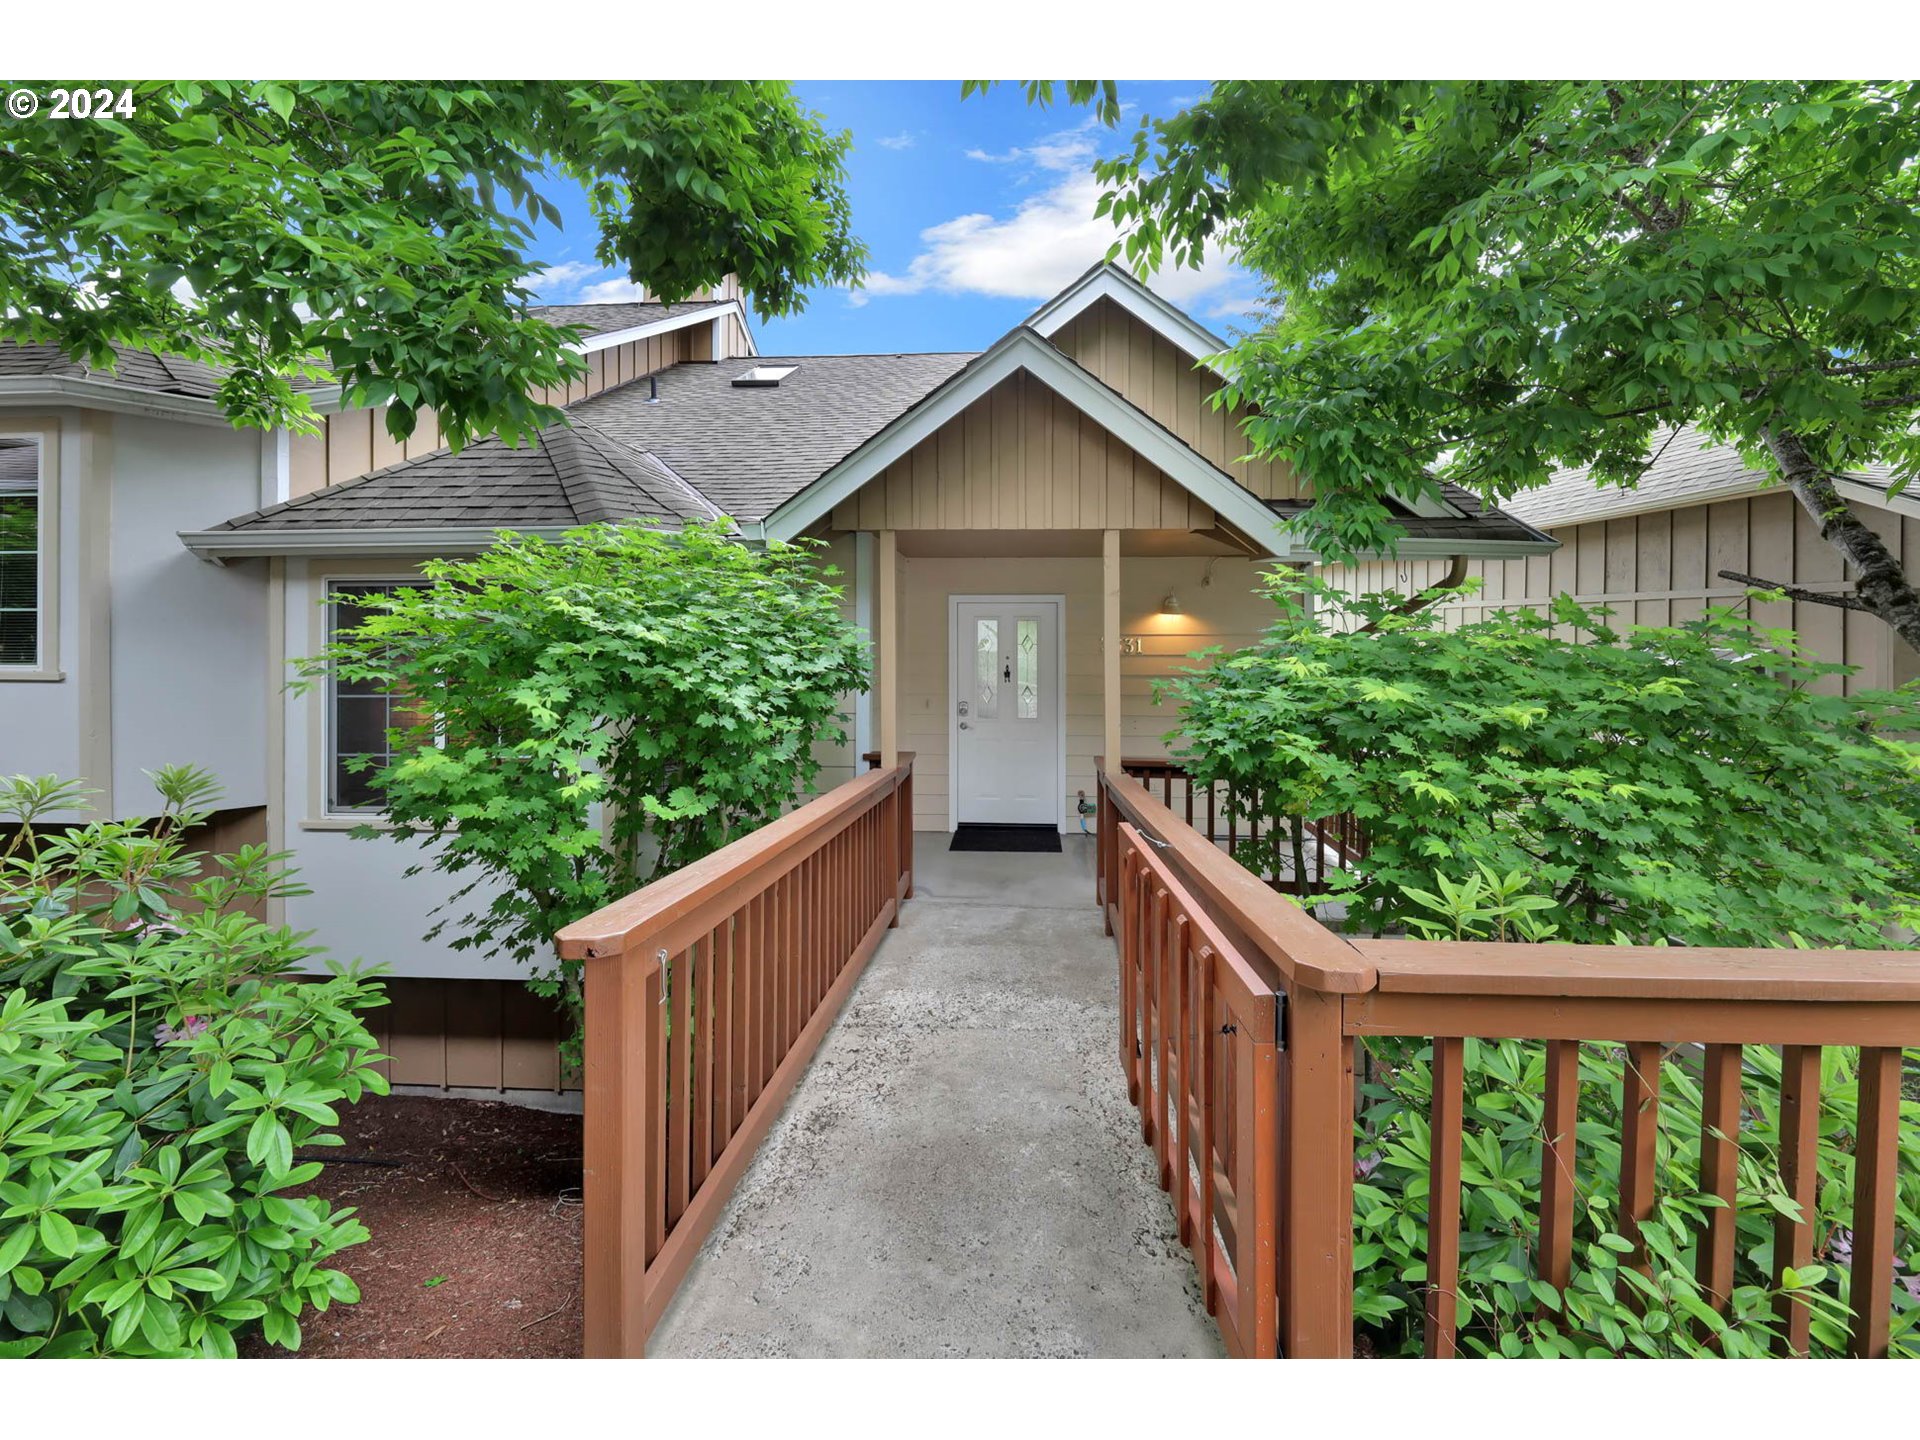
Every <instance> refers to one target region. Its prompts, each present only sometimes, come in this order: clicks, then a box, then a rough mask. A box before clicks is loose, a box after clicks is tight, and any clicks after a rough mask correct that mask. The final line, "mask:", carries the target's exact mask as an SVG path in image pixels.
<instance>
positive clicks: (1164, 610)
mask: <svg viewBox="0 0 1920 1440" xmlns="http://www.w3.org/2000/svg"><path fill="white" fill-rule="evenodd" d="M1160 613H1161V614H1162V615H1178V614H1179V613H1180V597H1179V596H1178V595H1176V594H1174V593H1173V591H1171V590H1169V591H1167V598H1166V599H1164V600H1162V601H1161V602H1160Z"/></svg>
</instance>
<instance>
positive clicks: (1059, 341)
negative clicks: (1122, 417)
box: [1052, 300, 1301, 500]
mask: <svg viewBox="0 0 1920 1440" xmlns="http://www.w3.org/2000/svg"><path fill="white" fill-rule="evenodd" d="M1052 339H1053V343H1054V344H1055V345H1056V346H1058V347H1059V348H1060V349H1061V350H1062V351H1064V352H1065V353H1066V354H1068V355H1071V356H1072V357H1073V358H1074V359H1075V360H1077V361H1078V362H1079V363H1080V364H1081V365H1083V366H1085V367H1086V368H1087V369H1088V370H1090V371H1092V372H1093V374H1094V375H1096V376H1098V377H1099V378H1100V379H1101V380H1102V381H1104V382H1105V383H1107V384H1108V385H1111V386H1112V387H1113V388H1114V389H1115V390H1118V391H1119V392H1120V393H1121V394H1122V395H1124V396H1126V397H1127V399H1129V400H1131V401H1132V402H1133V403H1134V404H1135V405H1136V406H1138V407H1139V408H1140V409H1142V410H1144V411H1145V412H1146V413H1147V414H1149V415H1151V416H1152V417H1153V418H1154V419H1155V420H1157V421H1159V422H1160V423H1161V424H1162V425H1164V426H1166V427H1167V428H1168V429H1169V430H1171V431H1173V433H1174V434H1176V435H1178V436H1179V437H1180V438H1181V439H1182V440H1184V441H1186V442H1187V444H1189V445H1191V446H1192V447H1193V448H1194V449H1195V450H1198V451H1199V452H1200V453H1201V454H1202V455H1204V456H1205V457H1206V458H1207V459H1209V460H1211V461H1212V462H1213V463H1214V464H1215V465H1218V466H1219V467H1220V468H1221V469H1223V470H1225V471H1226V472H1227V473H1228V474H1229V475H1231V476H1233V478H1234V479H1236V480H1238V481H1239V482H1240V483H1241V484H1242V485H1244V486H1245V487H1246V488H1247V489H1249V490H1251V491H1252V492H1253V493H1254V494H1255V495H1258V496H1259V497H1260V498H1261V499H1263V500H1287V499H1292V498H1294V497H1295V496H1297V495H1299V494H1300V493H1301V491H1300V486H1299V483H1298V481H1297V480H1296V478H1295V476H1294V473H1293V470H1292V468H1291V467H1290V466H1288V465H1286V464H1285V463H1284V462H1281V461H1273V460H1255V461H1243V460H1241V458H1240V457H1241V456H1243V455H1245V454H1246V453H1247V451H1248V450H1249V449H1251V448H1252V447H1251V445H1250V444H1249V442H1248V440H1247V438H1246V436H1245V435H1244V434H1243V433H1242V431H1241V428H1240V426H1241V421H1242V420H1244V419H1245V417H1246V413H1247V412H1246V409H1245V407H1242V408H1240V409H1238V410H1235V411H1232V412H1228V411H1225V410H1220V409H1216V408H1215V407H1214V406H1213V405H1211V404H1209V403H1208V397H1209V396H1210V395H1212V394H1213V392H1214V391H1216V390H1218V389H1219V388H1220V380H1219V379H1218V377H1216V376H1214V375H1212V374H1210V373H1208V372H1206V371H1204V370H1201V369H1199V368H1197V367H1196V366H1195V365H1194V362H1193V360H1192V359H1191V357H1189V356H1188V355H1187V354H1186V353H1185V352H1184V351H1182V350H1180V349H1179V348H1178V347H1177V346H1175V345H1174V344H1173V343H1172V342H1171V341H1169V340H1167V339H1166V338H1165V337H1163V336H1161V335H1158V334H1156V333H1155V332H1154V331H1153V330H1151V329H1149V328H1148V327H1147V326H1146V325H1144V324H1142V323H1141V322H1140V321H1138V320H1136V319H1135V318H1134V317H1133V316H1132V315H1130V314H1128V313H1127V312H1126V311H1125V310H1123V309H1121V308H1120V306H1118V305H1116V304H1115V303H1114V302H1113V301H1111V300H1101V301H1099V302H1097V303H1095V304H1093V305H1090V306H1088V307H1087V309H1085V310H1083V311H1081V312H1080V314H1079V315H1077V316H1075V317H1074V319H1072V320H1071V321H1069V322H1068V323H1067V324H1066V325H1064V326H1062V327H1061V328H1060V329H1059V330H1058V331H1057V332H1056V333H1055V334H1054V335H1053V337H1052Z"/></svg>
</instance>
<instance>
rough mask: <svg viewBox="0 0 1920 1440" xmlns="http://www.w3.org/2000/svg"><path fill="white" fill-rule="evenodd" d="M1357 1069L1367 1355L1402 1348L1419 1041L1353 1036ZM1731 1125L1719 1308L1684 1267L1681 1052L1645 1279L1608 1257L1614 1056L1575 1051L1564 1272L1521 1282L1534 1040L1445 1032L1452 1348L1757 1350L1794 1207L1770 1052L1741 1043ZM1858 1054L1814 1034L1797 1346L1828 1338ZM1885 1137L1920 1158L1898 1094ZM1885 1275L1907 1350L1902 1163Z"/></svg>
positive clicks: (1615, 1242)
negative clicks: (1740, 1109) (1456, 1037)
mask: <svg viewBox="0 0 1920 1440" xmlns="http://www.w3.org/2000/svg"><path fill="white" fill-rule="evenodd" d="M1368 1049H1369V1053H1370V1055H1371V1057H1372V1060H1373V1062H1374V1064H1373V1069H1374V1071H1375V1076H1376V1078H1374V1079H1373V1080H1372V1081H1371V1082H1369V1083H1366V1084H1363V1085H1362V1086H1361V1094H1362V1097H1363V1113H1362V1118H1361V1123H1360V1126H1359V1132H1358V1133H1359V1138H1358V1140H1357V1141H1356V1146H1355V1152H1354V1153H1355V1172H1356V1178H1355V1185H1354V1258H1353V1264H1354V1313H1355V1316H1356V1319H1358V1320H1359V1321H1360V1322H1361V1323H1362V1325H1364V1326H1365V1327H1366V1330H1367V1333H1368V1335H1369V1338H1370V1341H1371V1343H1372V1345H1373V1347H1374V1348H1375V1350H1376V1351H1377V1352H1379V1353H1383V1354H1403V1355H1418V1354H1419V1353H1420V1350H1421V1333H1422V1332H1421V1327H1420V1316H1421V1313H1422V1306H1423V1304H1424V1298H1423V1297H1424V1282H1425V1280H1426V1246H1427V1203H1428V1168H1427V1166H1428V1160H1429V1157H1430V1153H1431V1151H1430V1139H1431V1136H1430V1132H1429V1128H1428V1120H1427V1117H1428V1115H1429V1113H1430V1106H1431V1102H1432V1096H1433V1077H1432V1065H1431V1059H1432V1047H1431V1046H1430V1045H1426V1044H1421V1045H1413V1044H1410V1043H1395V1042H1381V1041H1369V1042H1368ZM1745 1057H1746V1075H1745V1078H1744V1084H1743V1098H1744V1106H1745V1115H1744V1117H1743V1120H1742V1125H1741V1130H1740V1137H1739V1138H1740V1147H1741V1158H1740V1166H1739V1170H1740V1183H1739V1203H1738V1206H1737V1212H1736V1213H1737V1215H1738V1227H1739V1242H1738V1246H1737V1249H1736V1271H1735V1289H1734V1292H1733V1295H1732V1297H1731V1304H1730V1306H1729V1309H1728V1313H1727V1315H1726V1317H1725V1318H1722V1317H1721V1316H1720V1315H1719V1314H1717V1313H1716V1312H1715V1311H1714V1310H1713V1308H1712V1306H1711V1305H1710V1304H1709V1303H1708V1301H1709V1296H1708V1294H1707V1292H1706V1290H1705V1288H1704V1287H1703V1286H1702V1285H1701V1284H1700V1283H1699V1281H1698V1280H1697V1279H1696V1278H1695V1275H1696V1271H1695V1262H1696V1252H1697V1241H1698V1237H1699V1235H1700V1233H1701V1227H1702V1225H1703V1224H1704V1223H1705V1219H1706V1215H1707V1212H1708V1210H1709V1208H1710V1207H1713V1206H1715V1205H1717V1204H1718V1201H1717V1200H1716V1199H1714V1198H1713V1197H1711V1196H1707V1195H1703V1194H1702V1193H1701V1191H1700V1189H1699V1184H1698V1177H1699V1173H1700V1170H1699V1165H1700V1133H1699V1118H1698V1117H1699V1114H1700V1105H1699V1102H1700V1084H1699V1078H1698V1074H1697V1069H1696V1068H1695V1067H1694V1066H1691V1065H1689V1064H1688V1063H1687V1062H1686V1060H1685V1059H1684V1058H1682V1057H1679V1056H1675V1057H1673V1058H1669V1059H1668V1060H1667V1061H1666V1062H1665V1063H1664V1065H1663V1066H1662V1078H1661V1093H1662V1103H1661V1107H1660V1125H1659V1136H1658V1142H1657V1146H1656V1155H1657V1168H1656V1177H1657V1179H1656V1187H1657V1198H1656V1202H1655V1208H1654V1213H1653V1216H1652V1218H1651V1219H1650V1220H1648V1221H1647V1222H1645V1223H1644V1224H1643V1225H1642V1226H1641V1227H1640V1233H1641V1235H1642V1237H1643V1238H1644V1240H1645V1242H1646V1246H1647V1253H1648V1257H1649V1260H1650V1267H1649V1268H1650V1271H1651V1274H1650V1276H1642V1275H1640V1274H1639V1273H1638V1272H1637V1271H1635V1270H1633V1269H1631V1268H1629V1267H1628V1266H1627V1265H1626V1264H1625V1263H1624V1256H1625V1255H1626V1254H1627V1252H1629V1251H1630V1250H1631V1249H1632V1248H1633V1246H1632V1244H1631V1242H1630V1241H1629V1240H1627V1239H1626V1238H1625V1237H1624V1236H1623V1235H1622V1234H1621V1224H1620V1217H1619V1215H1618V1214H1617V1213H1616V1211H1615V1209H1614V1194H1615V1191H1616V1189H1617V1177H1618V1174H1619V1168H1620V1138H1619V1137H1620V1126H1621V1115H1620V1093H1621V1079H1622V1075H1623V1071H1624V1068H1625V1064H1626V1062H1625V1059H1624V1057H1623V1056H1622V1055H1621V1053H1620V1052H1619V1051H1618V1050H1617V1049H1615V1048H1614V1047H1611V1046H1607V1045H1594V1044H1588V1045H1583V1046H1581V1049H1580V1094H1579V1122H1578V1126H1577V1130H1576V1135H1577V1145H1576V1149H1575V1156H1576V1158H1575V1175H1574V1183H1575V1194H1576V1201H1575V1211H1574V1214H1575V1232H1574V1267H1573V1272H1572V1280H1571V1283H1570V1284H1569V1285H1568V1286H1567V1288H1566V1289H1565V1291H1564V1292H1561V1291H1556V1290H1554V1289H1553V1288H1552V1287H1551V1286H1548V1285H1546V1284H1545V1283H1543V1282H1542V1281H1541V1280H1540V1279H1539V1275H1540V1269H1539V1263H1538V1262H1539V1255H1538V1253H1537V1252H1538V1244H1539V1232H1538V1224H1537V1217H1538V1216H1539V1213H1540V1163H1541V1151H1542V1145H1543V1142H1544V1140H1545V1138H1546V1136H1545V1128H1544V1122H1543V1116H1544V1113H1545V1095H1546V1065H1545V1049H1544V1046H1542V1045H1540V1044H1537V1043H1525V1042H1521V1041H1517V1040H1502V1041H1486V1040H1468V1041H1466V1042H1465V1045H1464V1061H1465V1063H1464V1086H1463V1100H1464V1106H1465V1110H1464V1114H1465V1129H1464V1138H1463V1141H1462V1161H1461V1174H1462V1178H1463V1181H1464V1182H1465V1183H1464V1184H1463V1186H1462V1194H1461V1241H1460V1285H1459V1292H1458V1301H1457V1305H1456V1311H1455V1314H1456V1318H1457V1319H1458V1321H1459V1323H1460V1327H1461V1330H1460V1333H1461V1344H1462V1348H1463V1349H1464V1350H1466V1351H1468V1352H1469V1353H1478V1354H1504V1355H1524V1354H1532V1355H1549V1356H1553V1355H1567V1356H1582V1355H1614V1354H1637V1355H1660V1356H1667V1355H1707V1354H1725V1355H1730V1356H1741V1355H1764V1354H1766V1353H1768V1351H1769V1347H1770V1346H1772V1345H1773V1343H1774V1337H1775V1335H1776V1333H1777V1331H1778V1323H1777V1320H1776V1316H1775V1304H1776V1301H1777V1299H1778V1297H1779V1294H1780V1292H1779V1291H1778V1290H1775V1289H1774V1288H1773V1287H1772V1281H1771V1276H1772V1263H1773V1222H1774V1219H1775V1217H1776V1215H1778V1214H1782V1213H1784V1214H1787V1215H1792V1216H1797V1215H1798V1213H1799V1212H1798V1208H1797V1207H1796V1206H1795V1205H1794V1203H1793V1201H1792V1200H1791V1199H1790V1198H1789V1197H1788V1195H1787V1193H1786V1191H1785V1189H1784V1188H1783V1186H1782V1184H1781V1181H1780V1178H1779V1171H1778V1160H1777V1152H1778V1148H1779V1141H1780V1131H1779V1109H1780V1105H1779V1095H1780V1056H1779V1054H1778V1052H1777V1051H1774V1050H1772V1049H1770V1048H1768V1047H1765V1046H1749V1047H1747V1049H1746V1052H1745ZM1857 1063H1858V1052H1857V1051H1852V1050H1847V1049H1844V1048H1841V1047H1829V1048H1828V1049H1827V1050H1826V1051H1825V1052H1824V1054H1823V1073H1822V1076H1821V1087H1820V1107H1821V1108H1820V1147H1819V1176H1820V1180H1819V1194H1818V1200H1817V1202H1816V1206H1815V1213H1814V1217H1813V1219H1814V1222H1815V1235H1814V1241H1815V1250H1814V1253H1815V1256H1816V1260H1817V1262H1818V1263H1816V1264H1814V1265H1812V1266H1809V1267H1806V1268H1803V1269H1802V1270H1800V1271H1799V1272H1797V1273H1791V1274H1790V1275H1789V1277H1788V1285H1787V1287H1786V1289H1787V1291H1788V1293H1789V1294H1790V1295H1791V1297H1792V1299H1791V1303H1797V1304H1803V1305H1806V1306H1808V1307H1809V1309H1810V1311H1811V1314H1810V1317H1809V1319H1810V1329H1811V1332H1812V1347H1813V1353H1814V1354H1817V1355H1840V1354H1843V1353H1845V1347H1846V1340H1847V1327H1848V1315H1847V1311H1846V1300H1847V1296H1848V1292H1849V1287H1850V1282H1851V1275H1850V1271H1849V1269H1848V1262H1849V1260H1850V1259H1851V1243H1852V1237H1851V1234H1850V1232H1849V1231H1848V1229H1847V1223H1848V1218H1849V1217H1850V1216H1851V1215H1852V1213H1853V1155H1852V1146H1853V1137H1852V1133H1851V1131H1852V1126H1853V1124H1854V1106H1855V1093H1856V1091H1855V1083H1854V1081H1855V1067H1856V1065H1857ZM1900 1150H1901V1153H1902V1154H1903V1155H1905V1156H1909V1157H1911V1156H1914V1155H1920V1104H1915V1103H1914V1102H1912V1101H1908V1102H1906V1103H1905V1104H1904V1105H1902V1107H1901V1118H1900ZM1895 1218H1896V1225H1897V1227H1898V1230H1899V1237H1898V1244H1897V1245H1896V1249H1895V1256H1896V1262H1895V1263H1896V1270H1895V1274H1896V1278H1897V1280H1898V1282H1899V1283H1896V1284H1895V1285H1894V1287H1893V1293H1894V1304H1895V1314H1894V1320H1893V1328H1892V1335H1893V1348H1892V1353H1893V1354H1895V1355H1905V1356H1920V1253H1917V1252H1916V1249H1915V1247H1916V1245H1920V1173H1916V1171H1915V1170H1914V1168H1913V1166H1912V1165H1911V1163H1909V1164H1907V1165H1906V1166H1905V1167H1904V1168H1903V1170H1902V1173H1901V1175H1900V1180H1899V1189H1898V1197H1897V1203H1896V1207H1895Z"/></svg>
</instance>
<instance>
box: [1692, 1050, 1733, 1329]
mask: <svg viewBox="0 0 1920 1440" xmlns="http://www.w3.org/2000/svg"><path fill="white" fill-rule="evenodd" d="M1744 1058H1745V1051H1744V1050H1743V1049H1742V1047H1740V1046H1738V1045H1709V1046H1707V1047H1706V1053H1705V1055H1704V1056H1702V1058H1701V1071H1702V1074H1701V1081H1702V1084H1701V1098H1700V1190H1701V1193H1703V1194H1706V1195H1718V1196H1719V1197H1720V1198H1721V1199H1722V1200H1724V1201H1726V1204H1724V1205H1716V1206H1713V1207H1711V1208H1709V1209H1708V1211H1707V1218H1706V1223H1705V1224H1704V1225H1703V1226H1702V1228H1701V1233H1700V1249H1699V1257H1698V1260H1697V1262H1696V1264H1695V1269H1694V1273H1695V1275H1696V1276H1697V1277H1698V1279H1699V1281H1700V1286H1701V1288H1702V1289H1704V1290H1705V1291H1706V1292H1707V1303H1708V1304H1709V1305H1711V1306H1712V1307H1713V1308H1714V1309H1715V1310H1717V1311H1719V1312H1720V1313H1721V1314H1722V1315H1725V1314H1726V1313H1727V1312H1728V1311H1729V1309H1731V1307H1732V1305H1733V1262H1734V1250H1735V1247H1736V1245H1737V1243H1738V1241H1739V1238H1740V1225H1739V1214H1738V1211H1737V1209H1736V1204H1737V1202H1738V1200H1739V1198H1740V1069H1741V1065H1742V1063H1743V1061H1744ZM1708 1328H1709V1327H1707V1326H1706V1325H1704V1324H1703V1325H1702V1326H1701V1327H1700V1333H1701V1334H1702V1335H1703V1336H1704V1335H1705V1334H1706V1333H1708Z"/></svg>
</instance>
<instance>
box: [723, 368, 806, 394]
mask: <svg viewBox="0 0 1920 1440" xmlns="http://www.w3.org/2000/svg"><path fill="white" fill-rule="evenodd" d="M799 368H800V367H799V366H798V365H756V366H754V367H753V368H752V369H751V370H749V371H747V372H746V373H745V374H743V375H736V376H734V377H733V383H734V385H735V387H736V388H738V389H743V390H751V389H761V390H766V389H771V388H772V387H773V386H775V385H778V384H779V383H780V382H781V381H782V380H784V379H786V378H787V376H789V375H791V374H792V373H793V372H794V371H795V370H798V369H799Z"/></svg>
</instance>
